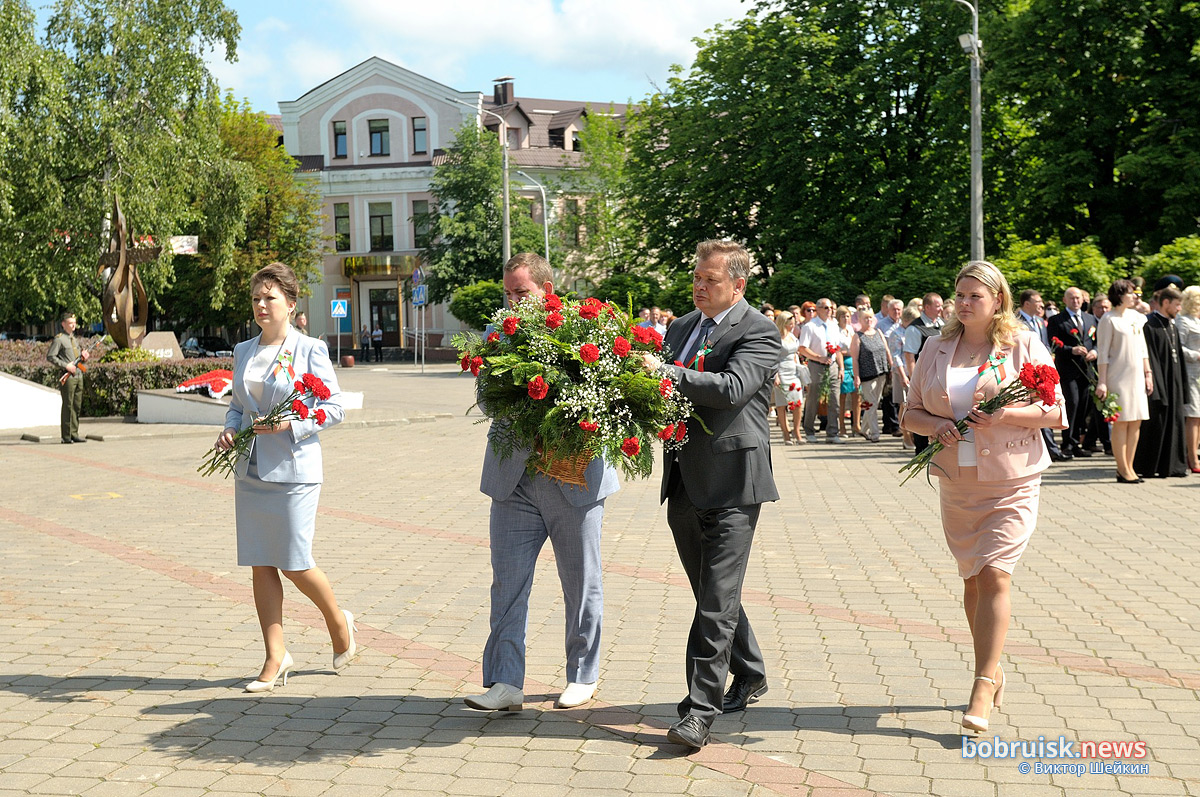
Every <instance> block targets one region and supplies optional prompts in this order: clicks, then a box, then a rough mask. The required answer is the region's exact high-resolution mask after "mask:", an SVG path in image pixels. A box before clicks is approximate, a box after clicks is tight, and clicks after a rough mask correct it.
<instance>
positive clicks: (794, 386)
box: [788, 382, 800, 390]
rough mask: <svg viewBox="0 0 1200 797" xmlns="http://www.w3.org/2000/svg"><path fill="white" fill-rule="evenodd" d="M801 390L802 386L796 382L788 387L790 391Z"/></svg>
mask: <svg viewBox="0 0 1200 797" xmlns="http://www.w3.org/2000/svg"><path fill="white" fill-rule="evenodd" d="M799 389H800V386H799V385H798V384H796V383H795V382H792V383H791V384H790V385H788V390H799Z"/></svg>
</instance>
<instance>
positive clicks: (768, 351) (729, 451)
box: [643, 241, 782, 749]
mask: <svg viewBox="0 0 1200 797" xmlns="http://www.w3.org/2000/svg"><path fill="white" fill-rule="evenodd" d="M749 275H750V256H749V254H748V253H747V252H746V250H745V249H744V248H742V247H741V246H740V245H739V244H736V243H733V242H731V241H705V242H703V243H701V244H700V245H699V246H698V247H696V266H695V271H694V273H693V275H692V298H693V300H694V301H695V303H696V310H695V311H693V312H691V313H688V314H687V315H685V316H684V317H682V318H680V319H679V320H678V321H676V322H675V323H673V324H671V326H670V327H669V328H668V329H667V336H666V340H665V343H666V345H667V347H668V348H669V349H670V351H671V352H672V353H673V356H675V357H678V360H677V364H676V365H663V364H662V363H661V362H659V360H658V359H657V358H655V357H654V356H652V355H649V354H646V355H643V361H644V364H645V366H646V367H647V368H648V369H651V370H660V371H661V372H663V373H665V374H667V375H668V376H670V377H671V378H672V379H674V380H675V381H676V382H677V383H678V385H679V391H680V392H681V393H683V395H685V396H687V398H688V399H690V400H691V402H692V404H693V405H695V410H696V414H697V415H698V416H699V417H700V418H701V419H702V420H703V421H704V424H705V425H706V426H707V427H708V432H706V431H704V430H703V429H702V428H700V425H699V424H698V423H695V422H694V421H689V422H688V439H687V443H686V444H685V445H684V447H683V449H682V450H681V451H679V452H677V453H676V452H671V451H668V452H667V454H666V460H665V463H664V473H663V482H662V492H661V496H660V500H663V501H666V502H667V524H668V525H669V526H670V527H671V533H672V534H673V535H674V537H675V548H676V550H677V551H678V552H679V559H680V561H681V562H682V563H683V568H684V570H685V571H686V572H687V576H688V581H689V582H690V583H691V587H692V593H693V594H694V595H695V597H696V612H695V614H694V615H693V617H692V628H691V633H690V635H689V636H688V643H687V659H686V667H687V682H688V694H687V697H685V698H684V699H683V700H682V701H680V703H679V706H678V713H679V718H680V721H679V722H677V723H676V724H674V725H672V726H671V728H670V730H669V731H667V738H668V739H670V740H671V741H674V742H677V743H679V744H683V745H686V746H688V747H691V748H695V749H699V748H701V747H703V746H704V745H705V744H707V743H708V739H709V728H710V727H711V726H712V723H713V720H714V719H715V718H716V716H717V715H718V714H720V713H722V712H723V711H724V712H731V711H741V710H742V709H744V708H746V706H747V705H748V704H749V703H752V702H754V701H755V700H757V699H758V698H759V697H760V696H762V695H763V694H764V693H766V691H767V675H766V669H765V667H764V665H763V658H762V652H761V651H760V650H759V648H758V642H757V641H756V640H755V639H754V632H753V631H752V630H751V628H750V621H749V620H748V619H747V618H746V613H745V611H743V610H742V597H741V596H742V581H743V579H744V578H745V575H746V564H747V561H748V560H749V558H750V543H751V542H752V541H753V539H754V528H755V526H756V525H757V523H758V514H759V509H760V508H761V506H762V503H763V502H764V501H776V500H778V499H779V493H778V492H777V491H776V489H775V479H774V476H773V475H772V473H771V449H770V429H769V427H768V423H767V411H768V409H769V408H770V396H771V380H772V378H773V376H774V374H775V371H776V369H777V368H778V367H779V360H780V358H781V352H782V347H781V346H780V342H779V331H778V330H777V329H776V328H775V325H774V324H773V323H771V321H769V320H768V319H767V318H766V316H764V315H762V314H761V313H758V312H755V311H754V310H753V309H751V307H750V305H749V304H747V303H746V300H745V298H744V293H745V290H746V279H747V277H749ZM679 363H682V364H679ZM731 671H732V673H733V683H732V684H730V686H729V691H728V692H726V693H725V694H724V696H723V697H722V692H723V691H724V690H725V680H726V677H727V676H728V674H729V673H730V672H731Z"/></svg>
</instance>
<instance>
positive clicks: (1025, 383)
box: [900, 354, 1059, 485]
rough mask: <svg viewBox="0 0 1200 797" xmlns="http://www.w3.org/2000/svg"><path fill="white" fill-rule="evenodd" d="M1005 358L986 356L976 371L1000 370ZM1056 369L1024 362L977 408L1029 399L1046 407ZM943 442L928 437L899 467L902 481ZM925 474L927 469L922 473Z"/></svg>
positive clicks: (961, 426) (989, 409) (962, 428)
mask: <svg viewBox="0 0 1200 797" xmlns="http://www.w3.org/2000/svg"><path fill="white" fill-rule="evenodd" d="M1006 359H1008V358H1007V356H1006V355H1003V354H1001V355H998V356H993V357H989V358H988V359H987V362H985V363H984V364H983V365H981V366H979V373H980V374H982V373H983V372H984V371H986V370H987V369H989V368H991V369H992V370H993V373H999V372H1000V370H999V369H1000V366H1001V365H1002V364H1003V363H1004V361H1005V360H1006ZM1058 381H1059V378H1058V371H1057V370H1055V368H1054V366H1053V365H1034V364H1033V363H1025V364H1024V365H1022V366H1021V372H1020V373H1019V374H1018V375H1017V378H1016V379H1014V380H1012V381H1011V382H1009V383H1008V384H1006V385H1004V386H1002V387H1001V388H1000V392H999V393H997V394H996V395H995V396H993V397H992V398H990V399H987V400H986V401H981V402H980V403H979V409H981V410H983V411H984V412H986V413H988V414H989V415H990V414H992V413H994V412H995V411H996V410H998V409H1000V408H1001V407H1008V406H1010V405H1013V404H1024V403H1032V402H1034V401H1040V402H1041V403H1042V404H1045V405H1046V406H1047V407H1051V406H1054V404H1055V401H1056V400H1057V397H1056V396H1055V388H1056V387H1057V386H1058ZM954 426H955V428H956V429H958V431H959V432H961V433H963V434H966V432H967V431H968V430H969V429H970V428H971V427H970V425H969V424H968V423H967V422H966V419H959V420H957V421H955V422H954ZM943 448H945V446H943V445H942V444H941V443H939V442H937V441H932V442H930V444H929V445H928V446H927V447H926V448H925V450H924V451H922V452H921V453H919V454H917V455H916V456H915V457H913V458H912V459H910V460H909V461H908V462H907V463H906V464H905V465H904V467H902V468H900V472H901V473H903V474H906V475H905V476H904V478H903V479H902V480H901V481H900V484H901V485H903V484H904V483H905V482H907V481H908V480H909V479H911V478H912V477H913V476H916V475H917V473H919V472H920V471H922V470H926V469H927V468H928V467H929V466H930V465H932V464H933V457H934V455H936V454H937V453H938V452H939V451H941V450H942V449H943ZM925 478H926V479H928V478H929V475H928V473H926V476H925Z"/></svg>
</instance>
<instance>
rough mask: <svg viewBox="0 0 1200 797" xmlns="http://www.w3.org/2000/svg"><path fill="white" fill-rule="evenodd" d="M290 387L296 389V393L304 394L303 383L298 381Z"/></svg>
mask: <svg viewBox="0 0 1200 797" xmlns="http://www.w3.org/2000/svg"><path fill="white" fill-rule="evenodd" d="M292 387H294V388H295V389H296V392H297V393H303V392H304V383H303V382H301V381H300V380H299V379H297V380H296V383H295V384H294V385H292Z"/></svg>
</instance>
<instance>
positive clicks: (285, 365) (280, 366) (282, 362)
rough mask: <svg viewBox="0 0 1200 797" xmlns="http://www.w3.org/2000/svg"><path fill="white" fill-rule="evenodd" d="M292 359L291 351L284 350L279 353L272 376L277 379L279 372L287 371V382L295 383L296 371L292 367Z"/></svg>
mask: <svg viewBox="0 0 1200 797" xmlns="http://www.w3.org/2000/svg"><path fill="white" fill-rule="evenodd" d="M292 359H293V357H292V351H291V349H284V350H283V351H281V352H279V359H277V360H276V361H275V372H274V373H273V374H272V376H276V377H277V376H279V372H280V371H287V375H288V381H295V379H296V369H295V368H293V367H292Z"/></svg>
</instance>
